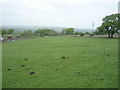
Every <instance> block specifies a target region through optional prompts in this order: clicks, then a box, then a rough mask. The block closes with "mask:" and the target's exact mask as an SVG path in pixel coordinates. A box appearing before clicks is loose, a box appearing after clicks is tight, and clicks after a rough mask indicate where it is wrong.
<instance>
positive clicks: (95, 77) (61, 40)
mask: <svg viewBox="0 0 120 90" xmlns="http://www.w3.org/2000/svg"><path fill="white" fill-rule="evenodd" d="M2 56H3V61H2V62H3V63H2V67H3V68H2V70H3V77H2V80H3V83H2V84H3V85H2V86H3V88H117V87H118V40H117V39H110V38H89V37H82V38H81V37H45V38H36V39H25V40H18V41H14V42H9V43H3V55H2Z"/></svg>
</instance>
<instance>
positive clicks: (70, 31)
mask: <svg viewBox="0 0 120 90" xmlns="http://www.w3.org/2000/svg"><path fill="white" fill-rule="evenodd" d="M64 30H65V34H66V35H73V34H74V28H67V29H64Z"/></svg>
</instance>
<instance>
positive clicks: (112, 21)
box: [97, 14, 120, 38]
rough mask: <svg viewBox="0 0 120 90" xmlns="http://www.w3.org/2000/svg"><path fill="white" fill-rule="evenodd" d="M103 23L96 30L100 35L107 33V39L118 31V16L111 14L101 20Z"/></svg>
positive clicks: (119, 22) (119, 21)
mask: <svg viewBox="0 0 120 90" xmlns="http://www.w3.org/2000/svg"><path fill="white" fill-rule="evenodd" d="M102 21H103V23H102V25H101V26H99V27H98V28H97V29H98V30H99V31H100V32H102V33H107V34H108V37H109V38H113V35H114V34H115V33H117V32H118V31H119V30H120V14H112V15H109V16H106V17H105V18H103V20H102Z"/></svg>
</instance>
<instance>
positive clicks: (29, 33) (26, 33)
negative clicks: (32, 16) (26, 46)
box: [21, 30, 34, 37]
mask: <svg viewBox="0 0 120 90" xmlns="http://www.w3.org/2000/svg"><path fill="white" fill-rule="evenodd" d="M33 35H34V33H33V32H32V31H31V30H28V31H24V32H23V33H22V34H21V36H24V37H30V36H33Z"/></svg>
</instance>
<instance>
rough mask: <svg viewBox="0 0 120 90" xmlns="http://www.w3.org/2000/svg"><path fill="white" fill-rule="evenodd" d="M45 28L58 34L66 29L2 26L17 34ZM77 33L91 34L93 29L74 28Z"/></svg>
mask: <svg viewBox="0 0 120 90" xmlns="http://www.w3.org/2000/svg"><path fill="white" fill-rule="evenodd" d="M43 28H47V29H53V30H55V31H57V32H60V31H61V30H62V29H64V28H65V27H48V26H2V29H14V32H15V33H20V32H24V31H26V30H32V31H33V32H35V31H36V30H37V29H43ZM74 29H75V31H78V32H91V29H79V28H74Z"/></svg>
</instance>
